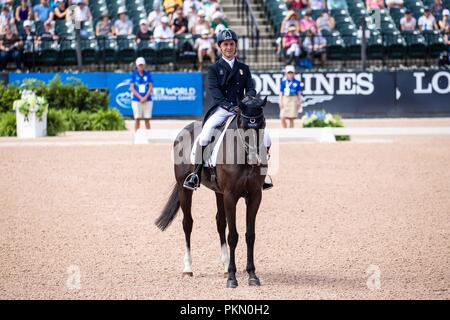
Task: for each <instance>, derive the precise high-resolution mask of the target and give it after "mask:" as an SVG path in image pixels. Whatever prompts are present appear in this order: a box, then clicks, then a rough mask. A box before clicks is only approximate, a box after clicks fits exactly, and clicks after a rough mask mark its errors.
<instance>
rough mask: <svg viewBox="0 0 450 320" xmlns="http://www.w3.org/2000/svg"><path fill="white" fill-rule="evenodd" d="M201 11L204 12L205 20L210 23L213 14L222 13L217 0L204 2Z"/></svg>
mask: <svg viewBox="0 0 450 320" xmlns="http://www.w3.org/2000/svg"><path fill="white" fill-rule="evenodd" d="M203 11H205V19H206V20H208V21H211V20H212V16H213V14H214V13H216V12H217V11H220V12H223V9H222V7H221V6H220V4H219V3H218V2H217V0H206V1H204V2H203Z"/></svg>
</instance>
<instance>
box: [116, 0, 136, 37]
mask: <svg viewBox="0 0 450 320" xmlns="http://www.w3.org/2000/svg"><path fill="white" fill-rule="evenodd" d="M117 15H118V16H119V19H117V20H116V22H114V34H115V35H116V36H128V35H131V34H133V22H131V21H130V20H128V15H127V9H126V8H125V7H120V8H119V10H117Z"/></svg>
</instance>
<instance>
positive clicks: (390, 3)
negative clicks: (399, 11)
mask: <svg viewBox="0 0 450 320" xmlns="http://www.w3.org/2000/svg"><path fill="white" fill-rule="evenodd" d="M386 7H388V8H402V7H403V0H386Z"/></svg>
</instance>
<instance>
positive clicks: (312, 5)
mask: <svg viewBox="0 0 450 320" xmlns="http://www.w3.org/2000/svg"><path fill="white" fill-rule="evenodd" d="M309 9H311V10H321V9H325V0H309Z"/></svg>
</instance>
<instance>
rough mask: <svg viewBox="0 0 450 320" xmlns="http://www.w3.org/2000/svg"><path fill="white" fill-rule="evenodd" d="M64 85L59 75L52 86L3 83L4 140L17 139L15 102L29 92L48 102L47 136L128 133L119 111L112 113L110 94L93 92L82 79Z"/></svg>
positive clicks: (0, 128)
mask: <svg viewBox="0 0 450 320" xmlns="http://www.w3.org/2000/svg"><path fill="white" fill-rule="evenodd" d="M68 80H69V83H66V84H63V83H62V81H61V78H60V77H59V76H58V75H56V76H55V77H54V78H53V79H52V80H51V81H50V82H49V83H48V84H45V83H44V82H42V81H40V80H36V79H27V80H25V81H24V82H23V83H22V84H21V86H20V87H19V86H16V85H7V86H5V85H3V84H2V83H0V136H15V135H16V134H17V133H16V116H15V113H14V112H11V111H13V102H14V101H15V100H18V99H20V90H21V89H29V90H33V91H35V92H36V94H37V95H38V96H41V97H45V98H46V100H47V101H48V109H49V111H48V115H47V134H48V135H49V136H54V135H58V134H59V133H62V132H65V131H86V130H124V129H125V121H124V119H123V117H122V115H121V114H120V113H119V112H118V111H117V110H116V109H109V108H108V106H109V98H108V94H107V93H106V92H103V91H100V90H89V88H88V87H87V86H86V85H84V84H83V83H82V82H81V81H79V80H78V79H75V78H72V79H68Z"/></svg>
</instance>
